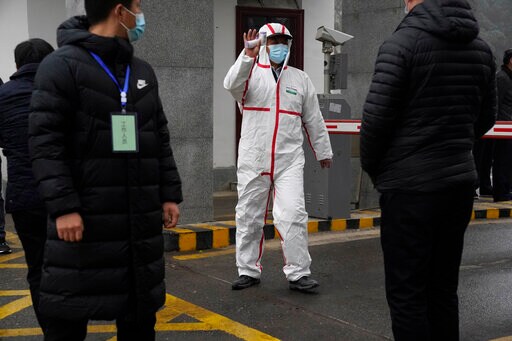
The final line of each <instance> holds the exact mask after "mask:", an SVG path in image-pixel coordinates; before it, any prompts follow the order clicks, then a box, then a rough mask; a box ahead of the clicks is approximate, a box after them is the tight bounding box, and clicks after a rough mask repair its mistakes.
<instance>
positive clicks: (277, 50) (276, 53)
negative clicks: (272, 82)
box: [268, 44, 288, 64]
mask: <svg viewBox="0 0 512 341" xmlns="http://www.w3.org/2000/svg"><path fill="white" fill-rule="evenodd" d="M268 48H269V51H270V55H269V57H270V60H271V61H273V62H274V63H276V64H281V63H283V62H284V59H285V58H286V56H287V55H288V45H285V44H275V45H269V46H268Z"/></svg>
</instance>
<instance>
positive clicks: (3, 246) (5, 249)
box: [0, 78, 12, 255]
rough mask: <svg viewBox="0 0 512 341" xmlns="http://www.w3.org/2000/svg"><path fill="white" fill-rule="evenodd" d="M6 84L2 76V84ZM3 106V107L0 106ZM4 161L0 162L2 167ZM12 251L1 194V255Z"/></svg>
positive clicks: (0, 178)
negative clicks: (6, 235)
mask: <svg viewBox="0 0 512 341" xmlns="http://www.w3.org/2000/svg"><path fill="white" fill-rule="evenodd" d="M2 84H4V82H3V81H2V78H0V86H1V85H2ZM0 108H1V107H0ZM1 165H2V163H1V162H0V168H1ZM1 180H2V172H1V171H0V191H1V189H2V187H1V185H2V183H1V182H2V181H1ZM11 252H12V249H11V247H10V246H9V244H7V242H6V241H5V209H4V198H3V197H2V195H1V194H0V255H6V254H9V253H11Z"/></svg>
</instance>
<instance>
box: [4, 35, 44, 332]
mask: <svg viewBox="0 0 512 341" xmlns="http://www.w3.org/2000/svg"><path fill="white" fill-rule="evenodd" d="M52 52H53V47H52V46H51V45H50V44H49V43H48V42H46V41H44V40H42V39H37V38H34V39H30V40H27V41H24V42H22V43H20V44H18V46H16V48H15V50H14V60H15V62H16V68H17V71H16V73H14V74H13V75H12V76H11V78H10V79H11V80H10V81H9V82H7V83H5V85H3V86H2V87H1V88H0V148H2V149H3V153H4V155H5V156H6V158H7V175H8V178H7V189H6V197H5V210H6V212H7V213H11V214H12V218H13V220H14V228H15V229H16V232H17V233H18V237H19V239H20V241H21V244H22V245H23V249H24V251H25V260H26V262H27V266H28V274H27V281H28V283H29V286H30V294H31V296H32V304H33V306H34V310H35V313H36V317H37V320H38V321H39V325H40V326H41V328H42V329H43V331H44V329H45V321H44V318H43V317H42V316H41V314H40V313H39V283H40V281H41V266H42V264H43V250H44V244H45V242H46V220H47V213H46V210H45V208H44V203H43V202H42V200H41V198H40V197H39V193H38V192H37V186H36V181H35V179H34V176H33V174H32V165H31V162H30V157H29V154H28V115H29V113H30V98H31V97H32V91H33V88H34V77H35V75H36V71H37V68H38V66H39V63H40V62H41V61H42V60H43V59H44V58H45V57H46V56H47V55H49V54H50V53H52Z"/></svg>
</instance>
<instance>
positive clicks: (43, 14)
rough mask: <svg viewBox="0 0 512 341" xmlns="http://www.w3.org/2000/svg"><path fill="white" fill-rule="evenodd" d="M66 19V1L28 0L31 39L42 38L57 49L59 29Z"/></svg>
mask: <svg viewBox="0 0 512 341" xmlns="http://www.w3.org/2000/svg"><path fill="white" fill-rule="evenodd" d="M65 19H66V0H44V1H41V0H28V32H29V37H30V38H41V39H44V40H46V41H47V42H49V43H50V44H51V45H52V46H53V47H54V48H57V34H56V33H57V27H58V26H59V25H60V24H61V23H62V22H63V21H64V20H65Z"/></svg>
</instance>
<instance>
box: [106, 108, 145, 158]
mask: <svg viewBox="0 0 512 341" xmlns="http://www.w3.org/2000/svg"><path fill="white" fill-rule="evenodd" d="M111 117H112V127H111V129H112V152H114V153H137V152H138V151H139V137H138V135H137V113H135V112H126V113H120V112H113V113H112V114H111Z"/></svg>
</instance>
